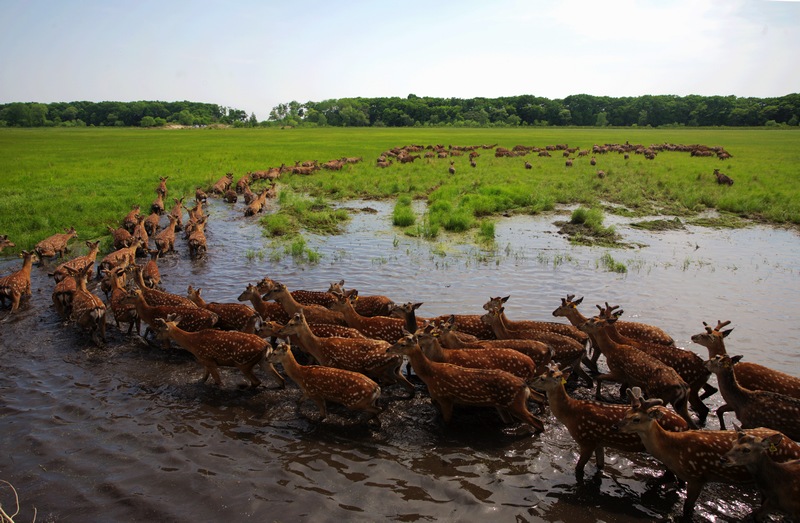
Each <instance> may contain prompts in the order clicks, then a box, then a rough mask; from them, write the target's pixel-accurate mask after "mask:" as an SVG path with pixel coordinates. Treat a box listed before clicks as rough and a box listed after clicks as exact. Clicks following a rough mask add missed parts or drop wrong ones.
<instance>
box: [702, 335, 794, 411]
mask: <svg viewBox="0 0 800 523" xmlns="http://www.w3.org/2000/svg"><path fill="white" fill-rule="evenodd" d="M730 323H731V322H730V321H717V326H716V327H715V328H713V329H712V328H711V326H709V325H708V324H707V323H706V322H703V325H704V326H705V332H701V333H700V334H695V335H694V336H692V341H693V342H694V343H697V344H699V345H702V346H704V347H706V348H707V349H708V358H709V359H713V358H715V357H716V356H721V355H724V354H727V351H726V350H725V338H726V337H728V335H729V334H730V333H731V332H732V331H733V329H732V328H731V329H727V330H722V329H723V328H724V327H727V326H728V325H730ZM736 381H738V382H739V385H741V386H742V387H744V388H746V389H750V390H768V391H772V392H777V393H779V394H785V395H786V396H791V397H793V398H800V378H796V377H794V376H790V375H789V374H786V373H784V372H780V371H777V370H773V369H770V368H769V367H765V366H763V365H759V364H757V363H749V362H741V363H738V364H736Z"/></svg>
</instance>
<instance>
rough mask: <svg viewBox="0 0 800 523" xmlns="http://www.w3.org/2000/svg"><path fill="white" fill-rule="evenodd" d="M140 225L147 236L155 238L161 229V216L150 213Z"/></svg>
mask: <svg viewBox="0 0 800 523" xmlns="http://www.w3.org/2000/svg"><path fill="white" fill-rule="evenodd" d="M142 225H143V226H144V231H145V232H146V233H147V234H148V236H155V235H156V234H158V230H159V229H160V228H161V215H160V214H158V213H156V212H151V213H150V214H149V215H148V216H147V218H145V219H144V222H142Z"/></svg>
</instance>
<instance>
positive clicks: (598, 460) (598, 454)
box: [594, 445, 606, 470]
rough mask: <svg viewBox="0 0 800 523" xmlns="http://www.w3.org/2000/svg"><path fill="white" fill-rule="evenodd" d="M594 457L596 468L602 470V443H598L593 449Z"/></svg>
mask: <svg viewBox="0 0 800 523" xmlns="http://www.w3.org/2000/svg"><path fill="white" fill-rule="evenodd" d="M594 459H595V462H596V463H597V470H603V468H604V467H605V466H606V456H605V452H604V450H603V446H602V445H598V446H597V448H596V449H595V451H594Z"/></svg>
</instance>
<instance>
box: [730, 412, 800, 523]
mask: <svg viewBox="0 0 800 523" xmlns="http://www.w3.org/2000/svg"><path fill="white" fill-rule="evenodd" d="M736 434H737V439H736V443H735V444H734V445H733V447H731V450H729V451H728V452H727V453H726V454H725V455H724V456H722V458H721V459H722V462H723V463H724V464H725V465H729V466H739V467H744V468H745V469H747V472H749V473H750V474H751V475H752V476H753V479H755V482H756V486H758V490H759V491H761V499H762V501H761V506H760V507H759V508H758V510H756V511H755V512H754V513H753V518H754V519H755V521H762V518H763V517H765V516H766V515H767V514H769V513H770V512H772V511H775V510H780V511H782V512H785V513H786V514H787V515H789V517H790V518H792V520H793V521H800V460H792V461H786V462H784V463H778V462H776V461H774V460H773V459H772V457H771V456H770V449H772V448H777V446H778V445H780V443H781V441H783V439H784V437H785V436H784V435H783V434H780V433H775V434H772V435H769V436H763V437H760V436H754V435H750V434H747V433H746V432H744V431H743V430H741V429H740V428H739V427H736Z"/></svg>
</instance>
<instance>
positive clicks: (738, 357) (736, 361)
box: [731, 354, 743, 363]
mask: <svg viewBox="0 0 800 523" xmlns="http://www.w3.org/2000/svg"><path fill="white" fill-rule="evenodd" d="M742 358H743V356H742V355H741V354H739V355H737V356H731V363H739V360H741V359H742Z"/></svg>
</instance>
